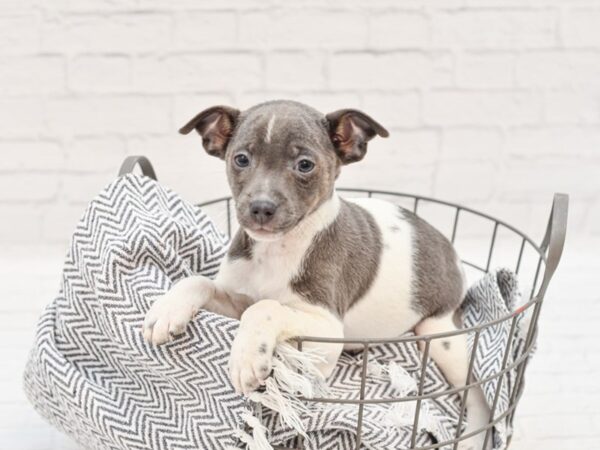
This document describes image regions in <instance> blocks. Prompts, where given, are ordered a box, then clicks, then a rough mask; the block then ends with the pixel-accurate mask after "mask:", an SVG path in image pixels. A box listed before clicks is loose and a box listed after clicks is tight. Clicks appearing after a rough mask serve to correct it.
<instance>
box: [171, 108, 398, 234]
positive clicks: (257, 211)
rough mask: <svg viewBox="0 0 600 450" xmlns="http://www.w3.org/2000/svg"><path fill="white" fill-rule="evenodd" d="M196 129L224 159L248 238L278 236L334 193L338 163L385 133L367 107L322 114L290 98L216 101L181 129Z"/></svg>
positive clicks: (359, 154) (213, 152)
mask: <svg viewBox="0 0 600 450" xmlns="http://www.w3.org/2000/svg"><path fill="white" fill-rule="evenodd" d="M194 129H195V130H196V131H197V132H198V134H200V136H202V144H203V146H204V148H205V150H206V151H207V152H208V153H209V154H210V155H213V156H216V157H218V158H221V159H223V160H225V162H226V164H227V177H228V180H229V184H230V186H231V191H232V193H233V198H234V201H235V205H236V209H237V216H238V220H239V222H240V225H241V226H242V227H244V229H245V230H246V231H247V232H248V234H250V236H251V237H253V238H254V239H261V240H268V239H276V238H277V237H279V236H281V235H283V234H285V233H286V232H287V231H289V230H291V229H292V228H294V227H295V226H296V225H297V224H298V223H299V222H300V221H301V220H302V219H303V218H304V217H306V216H308V215H309V214H310V213H312V212H313V211H315V210H316V209H317V208H318V207H319V206H320V205H321V204H322V203H323V202H325V201H326V200H328V199H329V198H330V197H331V195H332V193H333V185H334V182H335V179H336V178H337V176H338V175H339V173H340V167H341V166H342V165H344V164H349V163H352V162H356V161H360V160H361V159H362V158H363V157H364V156H365V153H366V151H367V142H368V141H369V140H370V139H372V138H373V137H375V136H376V135H379V136H383V137H387V136H388V132H387V131H386V130H385V128H383V127H382V126H381V125H380V124H378V123H377V122H376V121H375V120H373V119H372V118H370V117H369V116H367V115H366V114H364V113H362V112H360V111H356V110H353V109H343V110H339V111H336V112H333V113H331V114H327V115H323V114H321V113H319V112H317V111H316V110H314V109H312V108H310V107H309V106H306V105H303V104H301V103H296V102H292V101H273V102H267V103H262V104H260V105H257V106H254V107H252V108H250V109H248V110H247V111H243V112H240V111H238V110H237V109H234V108H230V107H227V106H214V107H212V108H209V109H206V110H204V111H202V112H201V113H199V114H198V115H197V116H196V117H194V118H193V119H192V120H190V121H189V122H188V123H187V124H186V125H184V126H183V127H182V128H181V130H180V132H181V133H183V134H188V133H189V132H190V131H192V130H194Z"/></svg>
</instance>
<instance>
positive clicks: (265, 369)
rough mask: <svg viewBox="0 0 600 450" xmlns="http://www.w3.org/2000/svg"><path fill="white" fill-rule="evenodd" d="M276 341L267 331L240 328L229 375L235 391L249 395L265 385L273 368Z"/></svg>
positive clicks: (234, 342) (233, 349) (235, 340)
mask: <svg viewBox="0 0 600 450" xmlns="http://www.w3.org/2000/svg"><path fill="white" fill-rule="evenodd" d="M275 344H276V339H275V337H274V336H270V335H269V333H268V332H267V331H265V330H262V331H261V330H252V331H251V332H249V331H247V330H244V329H243V328H240V330H239V331H238V334H237V335H236V337H235V339H234V341H233V345H232V348H231V357H230V360H229V373H230V375H231V382H232V383H233V387H234V389H235V391H236V392H237V393H238V394H240V393H243V394H244V395H248V394H249V393H250V392H252V391H254V390H255V389H256V388H258V386H260V385H262V384H264V382H265V380H266V379H267V377H268V376H269V374H270V373H271V368H272V366H273V364H272V363H273V351H274V350H275Z"/></svg>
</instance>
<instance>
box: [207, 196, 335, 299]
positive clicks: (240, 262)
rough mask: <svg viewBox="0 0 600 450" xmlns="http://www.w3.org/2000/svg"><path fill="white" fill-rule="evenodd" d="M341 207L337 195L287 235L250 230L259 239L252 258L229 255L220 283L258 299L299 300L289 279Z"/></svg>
mask: <svg viewBox="0 0 600 450" xmlns="http://www.w3.org/2000/svg"><path fill="white" fill-rule="evenodd" d="M339 208H340V200H339V198H338V196H337V195H334V196H333V197H332V198H331V199H330V200H327V201H326V202H324V203H323V204H322V205H321V206H320V207H319V208H318V209H317V210H316V211H314V212H313V213H312V214H310V215H309V216H308V217H306V218H305V219H304V220H303V221H302V222H301V223H300V224H298V226H296V227H295V228H294V229H293V230H291V231H289V232H288V233H287V234H285V235H284V236H273V235H264V234H260V235H257V234H255V233H252V232H251V231H248V234H249V235H250V237H252V238H253V239H255V240H256V242H255V243H254V246H253V247H252V260H247V259H244V258H239V259H235V260H233V261H230V260H229V259H228V258H225V259H224V260H223V262H222V263H221V267H220V269H219V274H218V275H217V279H216V282H217V283H218V284H219V285H220V286H223V287H224V288H226V289H228V290H230V291H234V292H239V293H242V294H246V295H248V296H249V297H251V298H254V299H263V298H272V299H277V300H278V301H279V302H280V303H284V304H285V303H287V302H289V301H292V300H298V296H297V295H296V294H295V293H294V292H292V290H291V289H290V283H289V282H290V280H291V279H292V278H294V276H296V275H297V274H298V272H299V270H300V264H301V263H302V258H304V255H305V254H306V251H307V250H308V248H309V247H310V245H311V243H312V240H313V237H314V236H315V235H316V234H317V233H318V232H319V231H321V230H323V229H325V228H327V227H328V226H329V225H330V224H331V223H332V222H333V221H334V220H335V218H336V217H337V214H338V212H339Z"/></svg>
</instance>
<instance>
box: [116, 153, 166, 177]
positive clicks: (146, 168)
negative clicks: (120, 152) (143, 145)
mask: <svg viewBox="0 0 600 450" xmlns="http://www.w3.org/2000/svg"><path fill="white" fill-rule="evenodd" d="M136 165H139V166H140V169H142V175H144V176H145V177H149V178H152V179H153V180H157V178H156V172H155V171H154V167H152V163H151V162H150V160H149V159H148V158H146V157H145V156H142V155H135V156H128V157H127V158H125V160H124V161H123V163H122V164H121V168H120V169H119V175H118V176H119V177H121V176H123V175H127V174H128V173H132V172H133V169H135V166H136Z"/></svg>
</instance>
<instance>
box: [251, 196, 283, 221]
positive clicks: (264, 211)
mask: <svg viewBox="0 0 600 450" xmlns="http://www.w3.org/2000/svg"><path fill="white" fill-rule="evenodd" d="M276 212H277V205H276V204H275V203H274V202H272V201H270V200H255V201H253V202H252V203H250V215H251V216H252V219H253V220H254V221H255V222H256V223H257V224H259V225H266V224H267V223H269V222H270V221H271V220H273V217H275V213H276Z"/></svg>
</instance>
